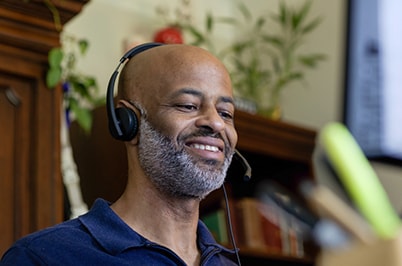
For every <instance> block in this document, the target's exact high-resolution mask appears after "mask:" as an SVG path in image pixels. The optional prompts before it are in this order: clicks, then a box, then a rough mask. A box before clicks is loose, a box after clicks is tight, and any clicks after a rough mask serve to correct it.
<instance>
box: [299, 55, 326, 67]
mask: <svg viewBox="0 0 402 266" xmlns="http://www.w3.org/2000/svg"><path fill="white" fill-rule="evenodd" d="M325 59H326V56H325V55H324V54H312V55H303V56H299V58H298V60H299V62H300V63H301V64H302V65H304V66H306V67H310V68H313V67H316V65H317V64H318V63H319V62H320V61H323V60H325Z"/></svg>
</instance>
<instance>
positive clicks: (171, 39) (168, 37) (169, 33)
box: [154, 26, 183, 44]
mask: <svg viewBox="0 0 402 266" xmlns="http://www.w3.org/2000/svg"><path fill="white" fill-rule="evenodd" d="M154 42H160V43H166V44H173V43H183V36H182V34H181V31H180V29H179V28H178V27H174V26H170V27H166V28H163V29H161V30H159V31H157V32H156V33H155V36H154Z"/></svg>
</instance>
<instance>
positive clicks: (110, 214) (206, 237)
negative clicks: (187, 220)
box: [79, 199, 233, 254]
mask: <svg viewBox="0 0 402 266" xmlns="http://www.w3.org/2000/svg"><path fill="white" fill-rule="evenodd" d="M109 205H110V203H108V202H107V201H105V200H103V199H97V200H96V201H95V203H94V205H93V206H92V208H91V210H90V211H89V212H88V213H86V214H84V215H83V216H80V217H79V220H80V221H81V223H82V224H83V225H84V226H85V227H86V228H87V229H88V231H89V233H90V234H91V235H92V237H93V238H95V239H96V241H97V242H98V243H99V245H101V246H102V247H103V248H104V249H105V250H107V251H108V252H109V253H111V254H118V253H121V252H123V251H124V250H126V249H128V248H132V247H140V246H144V245H145V244H147V243H150V241H149V240H147V239H146V238H144V237H142V236H141V235H139V234H138V233H137V232H135V231H134V230H133V229H131V227H129V226H128V225H127V224H126V223H125V222H124V221H123V220H122V219H121V218H120V217H119V216H118V215H117V214H116V213H115V212H114V211H113V210H112V209H111V208H110V206H109ZM197 242H198V245H199V248H200V249H201V252H202V251H205V250H207V249H208V248H209V247H216V248H219V249H221V250H225V251H226V252H229V253H233V251H232V250H230V249H227V248H225V247H223V246H221V245H219V244H218V243H217V242H216V241H215V239H214V238H213V236H212V234H211V233H210V232H209V230H208V228H207V227H206V225H205V224H204V223H203V222H202V221H201V220H199V221H198V227H197Z"/></svg>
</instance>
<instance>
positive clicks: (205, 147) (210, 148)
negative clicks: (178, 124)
mask: <svg viewBox="0 0 402 266" xmlns="http://www.w3.org/2000/svg"><path fill="white" fill-rule="evenodd" d="M191 147H192V148H195V149H198V150H203V151H212V152H219V148H218V147H216V146H212V145H204V144H191Z"/></svg>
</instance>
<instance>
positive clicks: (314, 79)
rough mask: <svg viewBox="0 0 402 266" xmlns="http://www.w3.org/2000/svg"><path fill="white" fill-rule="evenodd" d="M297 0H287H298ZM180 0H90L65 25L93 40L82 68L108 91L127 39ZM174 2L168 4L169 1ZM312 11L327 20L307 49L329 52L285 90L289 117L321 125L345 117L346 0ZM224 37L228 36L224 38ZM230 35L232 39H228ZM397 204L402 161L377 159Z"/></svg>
mask: <svg viewBox="0 0 402 266" xmlns="http://www.w3.org/2000/svg"><path fill="white" fill-rule="evenodd" d="M295 1H298V0H288V2H295ZM179 2H180V0H170V1H163V0H136V1H134V0H91V1H90V2H89V3H88V4H87V5H86V6H85V7H84V10H83V12H81V13H80V14H79V15H78V16H77V17H75V18H74V19H73V20H72V21H70V22H69V23H68V24H67V25H66V27H65V31H66V32H68V33H72V34H74V35H75V36H78V37H85V38H87V39H88V40H89V42H90V49H89V53H88V55H87V56H86V57H85V58H84V60H82V61H81V62H80V65H79V68H80V69H82V70H85V72H86V73H88V74H92V75H95V76H96V77H97V79H98V82H99V85H100V87H101V88H103V90H102V93H105V91H106V86H107V82H108V80H109V77H110V75H111V73H112V72H113V71H114V69H115V68H116V66H117V63H118V60H119V59H120V57H121V56H122V54H123V53H124V51H125V50H124V47H123V46H124V41H125V40H127V39H129V40H130V41H138V42H142V41H150V40H151V38H152V35H153V33H154V32H155V31H156V30H157V29H158V28H160V27H162V26H164V24H163V23H164V20H162V19H161V18H160V17H157V16H155V6H156V5H162V6H166V8H168V9H170V10H173V9H174V7H175V6H177V3H179ZM234 3H235V1H233V0H219V1H217V0H192V3H191V12H192V16H193V19H194V21H195V22H196V23H203V22H202V21H203V18H204V16H203V14H204V13H205V12H206V11H211V10H213V12H214V13H215V14H222V15H227V14H231V12H233V11H234V10H235V7H234ZM245 3H247V5H248V6H249V7H250V8H251V9H252V10H253V12H255V14H257V13H261V12H267V11H269V10H270V9H271V10H272V9H275V8H276V5H277V0H271V1H268V0H248V1H247V2H245ZM168 4H169V6H167V5H168ZM313 12H314V14H317V15H319V16H323V17H324V20H323V22H322V24H321V25H320V26H319V27H318V28H317V29H316V31H314V32H313V33H312V35H311V38H310V39H309V40H308V43H306V46H305V49H306V50H311V51H319V52H322V53H324V54H326V55H327V56H328V59H327V61H325V62H323V63H321V64H320V65H319V68H318V69H317V70H313V71H309V72H307V84H308V87H307V88H304V87H302V86H300V84H294V85H292V87H290V88H288V89H286V90H285V91H284V95H283V112H284V118H283V119H284V121H288V122H291V123H295V124H298V125H302V126H306V127H309V128H312V129H316V130H318V129H320V128H321V127H322V126H323V125H324V124H326V123H327V122H329V121H335V120H340V119H341V113H342V97H343V64H344V53H343V50H344V43H345V39H344V37H345V31H344V27H345V19H346V0H316V1H314V4H313ZM220 36H221V37H220V38H221V39H219V40H218V43H219V42H224V41H230V38H231V33H230V32H226V31H225V32H222V33H221V34H220ZM222 38H223V40H222ZM225 38H227V40H225ZM373 165H374V167H375V170H376V171H377V173H378V174H379V176H380V178H381V181H382V182H383V184H384V186H385V188H386V190H387V191H388V192H389V193H390V198H391V200H392V203H393V204H394V206H395V208H396V209H397V210H398V211H400V212H401V211H402V196H400V195H402V194H400V193H399V190H400V189H402V169H401V167H395V166H389V165H384V164H380V163H374V164H373Z"/></svg>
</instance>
